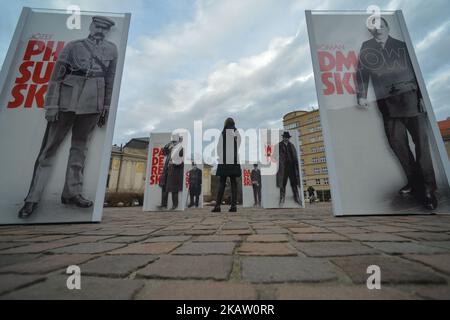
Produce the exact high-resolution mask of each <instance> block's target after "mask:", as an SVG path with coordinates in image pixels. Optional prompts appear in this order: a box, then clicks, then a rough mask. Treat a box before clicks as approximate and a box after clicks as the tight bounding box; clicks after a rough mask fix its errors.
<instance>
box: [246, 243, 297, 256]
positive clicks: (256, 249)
mask: <svg viewBox="0 0 450 320" xmlns="http://www.w3.org/2000/svg"><path fill="white" fill-rule="evenodd" d="M239 254H241V255H248V256H296V255H297V252H296V251H295V250H294V249H293V248H292V247H291V246H290V245H289V244H287V243H253V242H244V243H242V245H241V247H240V248H239Z"/></svg>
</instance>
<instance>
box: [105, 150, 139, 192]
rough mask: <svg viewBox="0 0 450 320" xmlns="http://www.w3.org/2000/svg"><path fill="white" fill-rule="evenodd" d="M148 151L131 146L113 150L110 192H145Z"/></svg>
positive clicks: (108, 186) (109, 183)
mask: <svg viewBox="0 0 450 320" xmlns="http://www.w3.org/2000/svg"><path fill="white" fill-rule="evenodd" d="M146 153H147V151H146V150H139V149H131V148H123V149H122V151H120V150H113V152H112V154H111V165H110V170H109V178H108V185H107V190H108V192H121V193H144V187H145V170H146V166H147V154H146Z"/></svg>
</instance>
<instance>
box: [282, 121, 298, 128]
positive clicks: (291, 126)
mask: <svg viewBox="0 0 450 320" xmlns="http://www.w3.org/2000/svg"><path fill="white" fill-rule="evenodd" d="M298 127H299V125H298V122H294V123H291V124H288V125H285V126H284V129H285V130H292V129H297V128H298Z"/></svg>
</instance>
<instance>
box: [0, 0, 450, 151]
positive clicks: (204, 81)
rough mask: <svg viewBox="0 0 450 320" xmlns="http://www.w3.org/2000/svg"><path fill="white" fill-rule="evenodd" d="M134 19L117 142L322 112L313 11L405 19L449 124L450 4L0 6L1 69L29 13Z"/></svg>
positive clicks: (21, 2) (38, 0) (346, 0)
mask: <svg viewBox="0 0 450 320" xmlns="http://www.w3.org/2000/svg"><path fill="white" fill-rule="evenodd" d="M70 4H76V5H79V6H80V7H81V8H82V10H89V11H110V12H131V13H132V22H131V30H130V37H129V42H128V48H127V55H126V61H125V70H124V77H123V81H122V89H121V97H120V102H119V112H118V119H117V122H116V130H115V137H114V142H115V143H117V144H121V143H126V142H127V141H128V140H129V139H130V138H133V137H141V136H148V133H149V132H150V131H159V132H163V131H171V130H173V129H176V128H188V129H190V128H192V127H193V122H194V121H195V120H203V122H204V127H205V128H212V127H217V128H219V127H221V126H222V124H223V120H224V118H226V117H228V116H232V117H234V118H235V119H236V120H237V123H238V126H239V127H241V128H244V129H246V128H253V127H256V128H263V127H281V119H282V116H283V115H284V114H285V113H287V112H290V111H293V110H298V109H310V108H311V107H313V106H317V100H316V94H315V89H314V78H313V75H312V66H311V57H310V51H309V45H308V39H307V32H306V24H305V14H304V10H306V9H359V10H365V9H366V8H367V7H368V6H369V5H373V4H375V5H378V6H379V7H380V8H381V9H386V10H393V9H402V10H403V11H404V15H405V19H406V23H407V25H408V27H409V31H410V34H411V37H412V41H413V44H414V46H415V48H416V53H417V56H418V59H419V63H420V65H421V69H422V72H423V74H424V77H425V80H426V82H427V86H428V90H429V94H430V97H431V100H432V103H433V108H434V111H435V113H436V116H437V118H438V120H443V119H446V118H447V117H449V116H450V102H449V101H450V60H449V59H448V55H449V52H450V17H449V15H448V12H450V1H448V0H429V1H423V0H382V1H374V0H371V1H366V0H321V1H314V0H217V1H216V0H127V1H122V0H15V1H8V2H6V1H2V2H1V4H0V10H1V11H0V12H1V13H0V15H1V19H0V62H3V60H4V57H5V55H6V50H7V48H8V45H9V42H10V40H11V37H12V34H13V31H14V28H15V25H16V23H17V19H18V17H19V14H20V11H21V8H22V6H29V7H38V8H57V9H64V8H67V6H68V5H70Z"/></svg>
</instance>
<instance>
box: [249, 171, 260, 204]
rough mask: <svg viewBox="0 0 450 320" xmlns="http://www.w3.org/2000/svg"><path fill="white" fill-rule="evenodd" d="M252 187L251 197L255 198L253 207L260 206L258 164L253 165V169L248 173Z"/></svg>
mask: <svg viewBox="0 0 450 320" xmlns="http://www.w3.org/2000/svg"><path fill="white" fill-rule="evenodd" d="M250 179H251V180H252V187H253V199H254V200H255V204H254V206H255V207H261V180H262V179H261V170H259V168H258V164H256V163H255V164H254V165H253V170H252V172H251V174H250Z"/></svg>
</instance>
